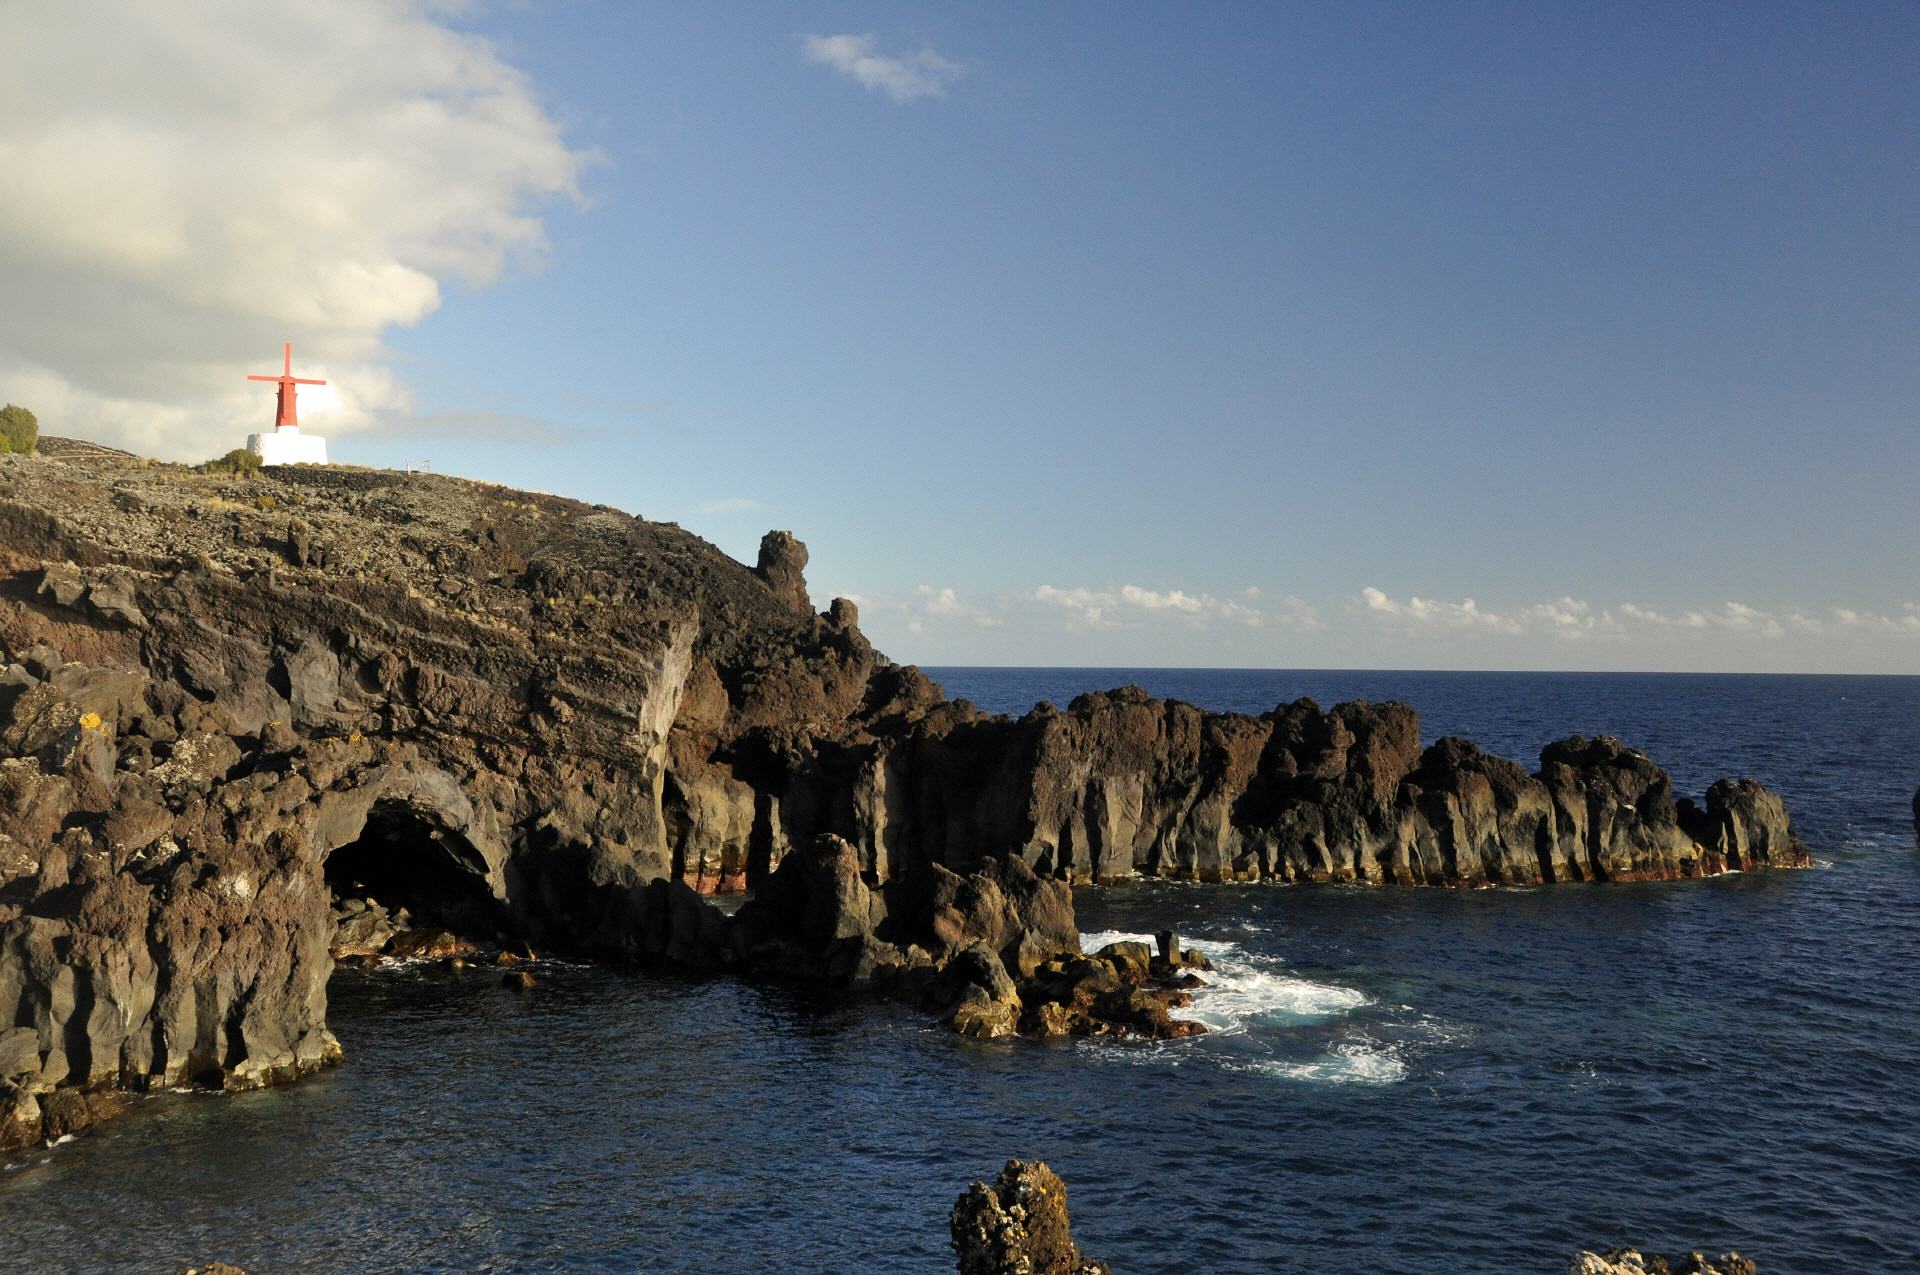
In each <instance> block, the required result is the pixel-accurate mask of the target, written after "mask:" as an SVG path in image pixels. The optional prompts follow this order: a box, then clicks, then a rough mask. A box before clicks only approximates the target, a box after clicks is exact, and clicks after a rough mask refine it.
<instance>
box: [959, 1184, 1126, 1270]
mask: <svg viewBox="0 0 1920 1275" xmlns="http://www.w3.org/2000/svg"><path fill="white" fill-rule="evenodd" d="M948 1223H949V1225H950V1226H951V1228H952V1231H953V1251H954V1254H955V1256H957V1257H958V1258H959V1270H960V1275H1111V1271H1110V1270H1109V1268H1108V1266H1107V1264H1106V1263H1105V1262H1097V1261H1094V1260H1093V1259H1092V1258H1090V1257H1087V1256H1086V1255H1085V1254H1083V1253H1082V1252H1081V1251H1080V1249H1079V1246H1078V1245H1076V1244H1075V1243H1074V1242H1073V1235H1072V1232H1071V1229H1070V1227H1069V1224H1068V1218H1067V1187H1066V1184H1065V1183H1064V1182H1062V1181H1061V1180H1060V1177H1059V1175H1058V1174H1056V1173H1055V1172H1054V1171H1053V1170H1052V1169H1049V1168H1048V1167H1047V1166H1046V1165H1044V1164H1041V1163H1039V1162H1037V1161H1035V1162H1031V1163H1029V1162H1027V1161H1024V1160H1009V1161H1007V1166H1006V1168H1004V1169H1002V1170H1001V1171H1000V1176H999V1178H998V1179H996V1180H995V1181H994V1182H993V1183H992V1184H991V1185H989V1184H987V1183H985V1182H975V1183H974V1184H973V1185H972V1186H970V1187H968V1188H967V1189H966V1191H965V1193H964V1194H962V1195H961V1196H960V1199H959V1200H958V1201H957V1202H956V1203H955V1204H954V1206H953V1212H952V1214H951V1215H950V1216H949V1218H948Z"/></svg>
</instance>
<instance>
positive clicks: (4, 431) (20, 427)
mask: <svg viewBox="0 0 1920 1275" xmlns="http://www.w3.org/2000/svg"><path fill="white" fill-rule="evenodd" d="M39 437H40V422H39V421H37V420H35V419H34V415H33V413H32V412H29V411H28V410H27V409H26V408H24V407H16V406H14V405H13V404H12V403H9V404H7V405H6V406H5V407H0V452H30V451H32V450H33V443H34V440H35V439H37V438H39Z"/></svg>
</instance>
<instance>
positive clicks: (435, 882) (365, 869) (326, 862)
mask: <svg viewBox="0 0 1920 1275" xmlns="http://www.w3.org/2000/svg"><path fill="white" fill-rule="evenodd" d="M312 839H313V850H314V852H315V855H316V857H317V858H318V859H319V860H320V862H321V864H322V870H323V872H324V874H325V878H326V881H327V884H328V886H329V887H330V888H331V889H332V891H333V892H335V893H337V894H357V895H362V896H364V897H370V898H378V899H379V900H380V902H382V903H384V904H386V905H387V906H389V907H393V908H399V907H406V908H408V909H409V910H411V911H412V912H413V913H415V914H416V915H418V916H420V917H421V918H423V919H427V920H431V921H433V922H435V923H436V924H440V925H443V926H445V927H447V928H451V929H457V930H460V931H462V932H466V933H470V934H473V935H475V936H484V935H488V934H491V933H493V932H494V931H496V930H498V929H501V928H502V927H503V926H504V925H505V924H506V923H507V922H508V920H509V918H510V916H511V906H512V900H511V899H510V897H509V893H508V876H507V861H508V847H507V843H506V840H505V838H504V837H502V836H501V834H500V830H499V826H498V819H497V816H495V815H494V812H493V810H492V808H491V807H489V806H487V805H485V804H475V803H474V802H473V801H472V800H471V799H470V798H468V797H467V795H466V793H465V792H463V791H462V790H461V787H460V785H459V783H458V782H457V781H456V780H455V779H454V778H453V776H451V775H449V774H447V773H446V772H445V771H442V770H437V769H430V768H419V769H413V768H408V769H400V768H388V769H386V770H384V771H381V772H378V773H376V774H375V775H374V776H372V777H370V778H369V779H368V781H367V782H365V783H362V784H360V785H357V786H356V787H354V788H353V789H351V790H349V791H346V792H340V793H332V794H329V795H328V796H327V797H326V798H324V799H323V800H322V802H321V810H320V817H319V818H318V819H317V820H316V821H315V825H314V831H313V838H312Z"/></svg>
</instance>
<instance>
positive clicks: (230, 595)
mask: <svg viewBox="0 0 1920 1275" xmlns="http://www.w3.org/2000/svg"><path fill="white" fill-rule="evenodd" d="M59 451H60V454H59V455H58V456H0V1024H5V1029H4V1030H5V1031H6V1033H7V1034H6V1035H5V1036H4V1037H0V1065H4V1067H5V1068H6V1069H7V1070H8V1072H9V1074H7V1075H6V1076H3V1077H0V1083H4V1084H5V1085H7V1086H9V1088H8V1089H7V1091H6V1093H7V1097H6V1100H5V1101H6V1105H5V1110H4V1111H0V1124H5V1125H6V1127H8V1128H13V1129H25V1128H26V1127H27V1125H28V1124H30V1123H31V1122H32V1119H39V1120H41V1121H42V1123H43V1124H44V1118H45V1113H44V1112H43V1111H41V1110H40V1108H41V1107H42V1106H43V1105H44V1104H43V1099H45V1098H46V1097H47V1096H48V1095H50V1094H53V1093H55V1092H56V1091H59V1090H63V1089H75V1088H85V1087H95V1088H98V1087H133V1088H137V1087H141V1086H146V1085H154V1084H174V1083H178V1082H180V1081H182V1080H198V1081H202V1082H205V1083H211V1084H217V1085H222V1086H229V1087H245V1086H249V1085H256V1084H263V1083H268V1082H271V1081H275V1080H281V1079H287V1078H290V1077H293V1076H297V1075H299V1074H302V1073H303V1072H305V1071H308V1070H310V1069H312V1068H314V1067H317V1066H322V1065H325V1064H326V1063H327V1062H328V1061H330V1060H332V1059H333V1058H335V1057H337V1056H338V1046H337V1044H336V1043H335V1042H334V1040H333V1038H332V1036H331V1035H330V1034H329V1033H328V1031H327V1028H326V1015H325V1008H326V980H327V977H328V975H329V973H330V971H331V969H332V967H333V953H335V952H338V953H340V954H341V955H342V956H356V955H357V956H365V955H369V954H372V953H375V952H382V951H389V950H391V948H392V946H393V944H394V943H395V942H396V941H397V939H398V935H399V933H400V932H401V931H404V930H406V929H408V927H407V926H400V925H396V924H395V919H396V917H398V915H399V914H400V913H401V912H403V911H407V912H409V915H410V916H411V917H413V918H415V919H416V923H415V924H414V925H413V927H412V928H414V929H418V930H419V931H420V932H421V933H422V934H425V935H428V936H432V935H447V936H450V938H449V939H447V940H442V939H436V938H431V937H429V938H425V939H420V940H418V942H422V943H428V944H432V943H442V944H443V945H444V942H446V941H453V942H478V943H481V944H492V945H494V946H513V947H515V948H524V947H528V946H536V945H537V946H538V947H539V948H540V949H542V950H552V951H560V952H567V953H572V954H577V955H586V956H598V957H603V958H609V959H618V960H629V961H639V962H660V963H668V964H674V965H679V966H683V967H687V968H692V969H729V968H733V969H742V970H745V971H748V972H755V973H771V974H780V975H783V976H795V977H815V978H823V979H828V980H830V981H840V982H846V983H848V984H851V985H886V984H888V983H889V982H895V983H899V984H901V985H902V986H903V988H904V989H905V990H908V991H910V992H912V993H913V994H915V995H919V996H925V997H932V998H933V999H935V1000H941V999H942V998H943V997H944V1000H943V1003H941V1004H939V1005H936V1006H934V1007H933V1011H934V1012H937V1013H941V1014H942V1015H944V1016H947V1017H949V1018H950V1019H951V1020H952V1021H954V1022H955V1023H956V1024H957V1025H960V1026H962V1027H963V1029H965V1030H973V1031H977V1032H979V1033H980V1034H996V1033H999V1032H1001V1031H1003V1030H1005V1029H1006V1028H1007V1026H1008V1024H1009V1022H1010V1021H1011V1022H1012V1023H1013V1024H1014V1027H1015V1029H1017V1030H1021V1031H1027V1032H1032V1033H1035V1034H1056V1033H1057V1032H1060V1031H1088V1032H1096V1031H1106V1030H1126V1031H1130V1032H1147V1033H1149V1034H1151V1033H1155V1032H1173V1031H1178V1030H1183V1029H1181V1028H1178V1027H1173V1026H1167V1025H1166V1024H1167V1023H1172V1022H1177V1020H1168V1019H1167V1018H1166V1013H1165V1011H1166V1009H1167V1008H1168V1007H1169V1005H1170V1004H1171V1001H1172V998H1174V997H1176V996H1177V995H1178V994H1179V992H1180V989H1179V988H1177V987H1173V986H1170V985H1169V984H1171V983H1172V982H1174V981H1177V980H1178V979H1181V978H1186V977H1195V976H1196V975H1194V974H1193V971H1192V970H1189V969H1187V968H1185V967H1182V966H1177V965H1176V964H1174V963H1170V962H1166V961H1165V960H1161V964H1160V967H1158V968H1157V969H1156V968H1155V967H1153V963H1152V960H1149V962H1148V966H1149V968H1147V969H1146V970H1145V972H1144V973H1141V972H1139V971H1138V969H1137V966H1138V964H1139V963H1138V962H1137V961H1136V960H1134V959H1133V958H1134V957H1135V956H1137V954H1135V953H1107V954H1100V953H1096V954H1093V955H1091V956H1089V955H1087V954H1084V953H1082V952H1081V951H1080V948H1079V942H1078V935H1077V934H1076V933H1075V931H1074V925H1073V916H1072V908H1071V900H1070V897H1069V895H1068V892H1067V888H1066V883H1067V882H1075V881H1093V880H1108V879H1114V878H1119V877H1124V876H1127V875H1130V874H1134V873H1146V874H1157V875H1166V876H1179V877H1186V878H1194V879H1203V880H1208V879H1256V878H1260V879H1277V880H1287V881H1303V880H1306V881H1311V880H1334V881H1337V880H1360V881H1373V882H1383V883H1390V882H1397V883H1403V884H1478V883H1482V882H1495V881H1499V882H1510V881H1549V880H1551V881H1560V880H1591V879H1630V878H1635V877H1661V876H1687V875H1694V874H1697V873H1702V872H1711V871H1716V870H1719V869H1721V868H1732V867H1743V868H1752V867H1766V866H1783V865H1792V864H1797V863H1802V862H1805V855H1804V852H1803V851H1802V850H1801V849H1800V848H1799V845H1798V842H1797V841H1796V840H1795V839H1794V837H1793V835H1792V831H1791V828H1790V826H1789V825H1788V822H1787V818H1786V812H1785V810H1784V809H1783V808H1782V806H1781V804H1780V802H1779V800H1778V798H1777V797H1775V796H1774V795H1773V794H1772V793H1770V792H1768V791H1767V790H1765V789H1764V788H1761V787H1760V786H1758V785H1756V784H1752V783H1751V782H1748V781H1723V782H1722V783H1719V784H1716V785H1715V786H1714V787H1713V788H1712V789H1710V790H1709V791H1708V793H1707V794H1706V795H1705V799H1704V803H1703V804H1700V805H1695V804H1694V803H1692V802H1688V801H1684V800H1681V801H1676V799H1675V798H1674V797H1673V794H1672V792H1671V785H1670V784H1669V782H1668V780H1667V777H1666V775H1665V773H1664V772H1663V771H1660V770H1659V768H1658V767H1656V766H1654V765H1653V764H1652V763H1651V762H1650V761H1648V760H1647V759H1646V758H1645V757H1644V756H1642V755H1641V754H1639V753H1636V752H1633V751H1632V750H1631V749H1627V748H1625V747H1623V746H1622V745H1620V744H1619V743H1617V742H1616V741H1613V740H1610V739H1605V738H1602V739H1597V740H1584V739H1577V738H1576V739H1572V740H1567V741H1563V742H1562V743H1560V744H1556V745H1552V746H1550V747H1549V748H1548V749H1547V750H1546V752H1545V753H1544V754H1543V756H1542V759H1541V766H1540V769H1539V771H1538V772H1536V773H1534V774H1531V775H1529V774H1527V773H1525V772H1523V771H1522V770H1521V768H1520V767H1518V766H1515V765H1513V764H1512V763H1509V762H1505V761H1502V760H1500V759H1498V758H1491V757H1487V756H1485V755H1483V754H1480V753H1479V752H1478V751H1477V750H1475V749H1474V748H1473V747H1472V746H1471V745H1469V744H1466V743H1464V742H1462V741H1454V740H1443V741H1441V742H1440V743H1438V744H1435V745H1434V746H1432V747H1431V748H1427V749H1425V750H1424V751H1423V750H1422V748H1421V743H1420V737H1419V722H1418V719H1417V717H1416V716H1415V715H1414V713H1413V710H1412V709H1410V708H1408V707H1406V706H1404V705H1399V704H1381V705H1370V704H1363V703H1356V704H1343V705H1338V706H1335V707H1334V708H1332V709H1329V710H1324V711H1323V710H1321V709H1320V708H1319V707H1318V706H1317V705H1314V704H1313V703H1311V702H1310V701H1305V700H1303V701H1300V702H1298V703H1294V704H1290V705H1284V706H1281V707H1279V708H1276V709H1275V710H1274V711H1273V712H1271V713H1267V714H1262V715H1259V716H1248V715H1243V714H1212V713H1204V712H1202V711H1200V710H1199V709H1196V708H1193V707H1192V706H1189V705H1185V704H1178V703H1167V702H1163V701H1158V700H1154V699H1151V698H1150V697H1148V696H1146V695H1145V694H1144V693H1143V692H1140V691H1139V690H1138V689H1136V688H1123V689H1121V690H1117V691H1113V692H1110V693H1107V694H1101V695H1087V696H1082V697H1080V698H1079V699H1077V700H1075V701H1074V702H1073V703H1072V704H1071V705H1070V706H1069V707H1068V708H1067V709H1066V710H1065V711H1061V710H1057V709H1054V708H1052V707H1051V706H1046V705H1042V706H1040V707H1038V708H1036V709H1035V710H1034V711H1033V712H1031V713H1029V714H1027V715H1026V716H1024V717H1022V718H1019V719H1017V720H1016V719H1010V718H1005V717H996V716H989V715H985V714H982V713H980V712H978V711H977V710H975V709H974V708H973V707H972V706H971V705H969V704H967V703H965V702H964V701H958V702H949V701H946V700H944V699H943V698H942V696H941V693H940V690H939V688H938V687H937V686H935V685H934V684H933V683H932V682H931V681H929V680H928V679H927V678H926V677H925V676H924V675H922V674H921V673H920V672H919V671H918V670H916V669H912V668H903V667H900V666H897V665H894V664H892V663H890V662H888V661H887V660H886V659H885V658H884V657H883V656H881V655H879V654H878V653H877V652H875V651H874V649H873V647H872V645H871V644H870V643H869V642H868V641H867V640H866V638H865V637H864V636H863V635H862V634H861V633H860V631H859V628H858V614H857V611H856V610H855V608H854V607H853V606H852V605H851V604H850V603H844V602H841V603H836V604H835V605H834V606H833V607H832V608H831V609H830V610H829V611H828V612H827V613H826V614H825V615H815V614H812V613H811V611H810V609H809V605H808V604H807V602H806V589H805V581H804V578H803V575H802V572H803V570H804V566H805V559H806V554H805V548H804V546H802V545H800V543H799V542H798V541H796V540H794V539H793V538H792V537H791V536H790V535H786V534H785V533H774V534H772V535H770V536H769V537H768V538H767V541H766V542H765V543H764V544H763V546H762V552H761V557H760V561H759V563H758V564H757V566H756V568H754V569H753V570H749V569H748V568H746V567H744V566H742V565H741V564H739V563H736V562H733V561H732V560H730V559H728V558H726V557H725V556H724V555H723V554H721V553H719V552H718V551H717V550H715V549H714V548H713V547H712V546H711V545H708V544H706V543H705V542H703V541H701V540H699V539H697V538H696V537H694V536H692V535H689V534H688V533H686V532H684V531H681V530H680V529H679V528H677V527H673V526H671V525H662V524H654V523H648V522H645V521H643V520H640V519H637V518H633V517H631V516H629V515H626V514H622V513H619V512H617V511H615V510H611V509H606V508H596V507H590V506H586V505H582V504H579V503H576V502H572V501H566V500H560V499H556V498H553V497H548V496H540V495H533V494H529V493H523V492H515V491H511V490H508V489H504V488H498V487H491V486H486V485H483V484H478V483H469V482H463V481H460V480H456V479H449V478H443V477H438V476H434V475H420V474H414V475H402V474H396V473H385V472H377V471H364V470H352V469H345V468H334V469H311V468H305V469H291V470H274V471H270V472H269V473H267V474H265V475H264V476H262V477H260V478H259V479H256V480H252V481H246V480H238V479H228V478H218V477H212V476H208V475H202V474H198V473H195V472H193V471H191V470H187V469H184V468H182V467H179V466H166V465H155V464H149V463H147V462H144V461H140V460H138V459H137V458H132V457H127V456H124V455H119V454H115V453H111V452H109V451H106V450H104V449H87V448H65V449H59ZM743 887H756V888H757V889H758V892H759V897H758V898H757V899H756V900H755V901H754V903H753V904H752V905H750V906H749V907H748V908H746V909H743V910H742V912H741V914H740V915H739V917H738V918H736V919H735V920H733V921H731V922H730V921H728V919H727V918H725V917H723V916H722V915H721V914H720V913H719V912H718V911H717V910H715V909H713V908H712V907H709V906H707V905H706V904H705V903H703V901H702V899H701V895H702V894H704V893H708V892H711V891H714V890H725V889H739V888H743ZM355 899H359V900H361V901H362V902H363V904H365V905H366V906H364V907H362V908H361V909H360V910H358V911H352V910H351V903H352V901H353V900H355ZM376 905H377V907H378V909H379V910H378V911H376V910H375V907H376ZM388 926H392V927H393V928H394V929H395V931H396V932H395V933H394V934H388V933H386V927H388ZM407 941H408V942H415V941H416V940H411V939H410V940H407ZM436 950H437V949H436ZM448 950H449V951H451V950H452V949H448ZM963 956H964V960H961V959H960V958H962V957H963ZM1156 959H1158V958H1156ZM956 961H959V964H958V965H956V964H955V962H956ZM950 968H951V969H953V970H954V972H953V973H951V974H946V975H945V976H944V981H943V982H941V983H939V984H938V987H939V989H940V993H939V994H938V995H936V993H935V986H936V984H935V982H934V980H935V979H936V978H938V977H941V976H942V972H943V971H946V970H949V969H950ZM1003 979H1004V982H1003ZM1009 987H1011V989H1012V991H1011V994H1009V993H1008V988H1009ZM1102 1024H1105V1026H1102ZM22 1033H26V1034H22ZM29 1036H30V1037H31V1039H30V1040H29ZM29 1056H31V1057H29ZM29 1063H30V1064H31V1065H28V1064H29ZM30 1108H31V1111H30V1110H29V1109H30ZM29 1116H31V1119H30V1118H29Z"/></svg>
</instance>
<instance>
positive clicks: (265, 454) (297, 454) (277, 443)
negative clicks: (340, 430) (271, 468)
mask: <svg viewBox="0 0 1920 1275" xmlns="http://www.w3.org/2000/svg"><path fill="white" fill-rule="evenodd" d="M247 450H248V451H250V452H252V453H253V454H254V455H256V456H258V457H259V458H260V463H261V464H262V465H324V464H326V463H327V440H326V439H324V438H322V437H320V436H319V435H318V434H302V433H301V432H300V427H299V426H298V425H282V426H280V427H279V428H278V429H276V430H274V431H273V433H271V434H249V435H247Z"/></svg>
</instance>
